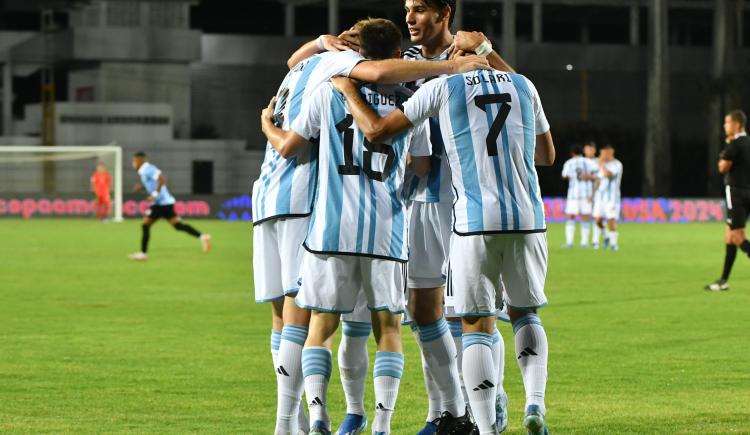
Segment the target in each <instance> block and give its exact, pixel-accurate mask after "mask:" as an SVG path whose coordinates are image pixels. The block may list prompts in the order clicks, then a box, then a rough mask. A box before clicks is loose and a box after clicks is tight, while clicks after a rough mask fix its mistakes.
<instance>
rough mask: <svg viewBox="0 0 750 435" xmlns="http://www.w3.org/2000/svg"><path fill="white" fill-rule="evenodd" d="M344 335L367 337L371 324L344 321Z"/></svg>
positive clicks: (370, 330)
mask: <svg viewBox="0 0 750 435" xmlns="http://www.w3.org/2000/svg"><path fill="white" fill-rule="evenodd" d="M343 323H344V327H343V330H344V335H346V336H348V337H369V336H370V332H372V325H371V324H369V323H363V322H347V321H344V322H343Z"/></svg>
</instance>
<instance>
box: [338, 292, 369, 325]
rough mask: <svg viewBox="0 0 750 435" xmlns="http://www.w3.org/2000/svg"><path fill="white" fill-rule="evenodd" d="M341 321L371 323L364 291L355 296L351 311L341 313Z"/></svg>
mask: <svg viewBox="0 0 750 435" xmlns="http://www.w3.org/2000/svg"><path fill="white" fill-rule="evenodd" d="M341 321H343V322H358V323H372V313H371V312H370V310H369V309H368V308H367V296H365V292H359V296H357V305H356V306H355V307H354V311H352V312H351V313H344V314H342V315H341Z"/></svg>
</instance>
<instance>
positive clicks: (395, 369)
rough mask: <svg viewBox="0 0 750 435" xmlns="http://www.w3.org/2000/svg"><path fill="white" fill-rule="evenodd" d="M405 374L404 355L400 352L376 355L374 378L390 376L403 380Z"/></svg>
mask: <svg viewBox="0 0 750 435" xmlns="http://www.w3.org/2000/svg"><path fill="white" fill-rule="evenodd" d="M403 374H404V354H403V353H400V352H378V353H376V354H375V368H374V370H373V377H374V378H377V377H378V376H390V377H392V378H397V379H401V376H402V375H403Z"/></svg>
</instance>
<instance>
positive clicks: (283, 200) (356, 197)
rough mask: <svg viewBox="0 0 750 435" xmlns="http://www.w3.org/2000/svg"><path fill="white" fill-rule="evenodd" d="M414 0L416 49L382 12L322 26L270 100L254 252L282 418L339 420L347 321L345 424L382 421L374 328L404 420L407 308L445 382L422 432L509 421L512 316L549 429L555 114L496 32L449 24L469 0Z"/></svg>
mask: <svg viewBox="0 0 750 435" xmlns="http://www.w3.org/2000/svg"><path fill="white" fill-rule="evenodd" d="M404 6H405V13H406V23H407V26H408V29H409V36H410V39H411V41H412V42H413V43H414V44H417V45H414V46H412V47H411V48H409V49H407V50H405V51H403V52H402V51H401V41H402V34H401V32H400V30H399V27H398V26H397V25H395V24H394V23H393V22H391V21H389V20H385V19H378V18H368V19H366V20H362V21H360V22H358V23H356V24H355V25H354V26H353V27H352V28H351V29H349V30H347V31H345V32H343V33H342V34H341V35H339V36H333V35H323V36H321V37H319V38H317V39H315V40H313V41H310V42H308V43H307V44H305V45H303V46H302V47H301V48H299V49H298V50H297V51H296V52H295V53H294V54H293V55H292V57H291V58H290V59H289V62H288V66H289V68H290V70H289V73H288V74H287V75H286V77H284V79H283V81H282V83H281V86H280V87H279V90H278V92H277V93H276V96H275V97H274V98H273V99H272V100H271V102H270V103H269V105H268V107H267V108H265V109H264V110H263V112H262V115H261V123H262V128H263V133H264V134H265V136H266V137H267V139H268V144H267V148H266V154H265V159H264V162H263V166H262V169H261V175H260V177H259V179H258V180H257V181H255V183H254V185H253V219H254V223H253V225H254V228H253V251H254V252H253V267H254V280H255V292H256V300H257V301H258V302H269V303H270V305H271V306H272V313H273V315H272V319H273V324H272V332H271V354H272V356H273V363H274V370H275V373H276V379H277V388H278V391H277V393H278V394H277V400H278V402H277V415H276V429H275V433H276V434H277V435H284V434H292V435H298V434H316V435H318V434H330V433H331V432H332V429H334V426H333V425H332V422H331V419H330V417H329V414H328V406H329V396H328V384H329V380H330V377H331V371H332V358H333V357H332V351H331V347H332V344H331V342H332V338H333V336H334V334H335V332H336V330H337V328H338V326H339V324H341V325H342V329H343V335H342V339H341V342H340V343H339V348H338V366H339V371H340V377H341V384H342V386H343V390H344V395H345V398H346V408H347V409H346V417H345V418H344V419H343V421H341V422H337V424H336V426H335V427H338V430H337V432H336V433H338V434H342V435H343V434H347V435H350V434H360V433H364V431H365V430H366V428H367V425H368V419H367V413H366V411H365V408H364V391H365V381H366V378H367V374H368V369H369V367H368V365H369V356H368V352H367V342H368V339H369V336H370V334H371V333H374V336H375V341H376V343H377V353H376V355H375V363H374V367H373V378H374V391H375V410H374V415H371V417H372V418H373V420H372V424H371V431H372V433H373V434H390V433H392V432H396V431H394V430H392V429H391V417H392V415H393V412H394V411H395V409H396V399H397V396H398V390H399V383H400V380H401V377H402V374H403V370H404V354H403V348H402V341H401V327H402V325H403V324H408V325H410V326H411V329H412V331H413V333H414V336H415V337H416V341H417V343H418V344H419V348H420V350H421V366H422V370H423V374H424V383H425V386H426V389H427V396H428V398H429V410H428V413H427V418H426V420H425V424H424V428H423V429H422V430H420V431H419V434H433V433H437V434H472V433H478V434H497V433H501V432H503V431H504V430H505V429H506V428H507V426H508V411H507V409H508V397H507V395H506V393H505V391H504V389H503V378H504V360H505V358H504V353H505V349H504V348H505V345H504V341H503V336H502V335H501V334H500V332H499V330H498V328H497V320H498V319H500V320H505V321H506V322H509V323H510V324H511V325H512V331H513V335H514V341H515V343H514V345H515V356H516V360H517V362H518V366H519V368H520V371H521V376H522V378H523V385H524V387H525V391H526V399H525V401H524V420H523V425H524V427H525V428H526V430H527V431H528V432H529V433H531V434H547V433H548V429H547V425H546V424H545V404H544V396H545V388H546V382H547V348H548V346H547V336H546V334H545V330H544V327H543V326H542V322H541V320H540V317H539V315H538V313H537V310H538V309H539V308H540V307H542V306H544V305H545V304H546V303H547V298H546V296H545V294H544V285H545V279H546V272H547V239H546V224H545V217H544V206H543V203H542V198H541V193H540V188H539V181H538V177H537V173H536V169H535V166H549V165H551V164H552V163H553V161H554V158H555V149H554V144H553V141H552V136H551V133H550V129H549V123H548V122H547V119H546V117H545V114H544V111H543V109H542V105H541V100H540V98H539V94H538V92H537V90H536V88H535V86H534V85H533V84H532V82H531V81H530V80H529V79H527V78H526V77H524V76H522V75H520V74H517V73H516V72H515V71H514V70H513V69H512V68H511V67H510V66H509V65H508V64H506V63H505V61H504V60H503V59H502V58H501V57H500V56H499V55H498V54H497V53H496V52H495V51H493V49H492V46H491V44H490V42H489V40H487V39H486V38H485V37H484V35H482V34H481V33H479V32H463V31H459V32H457V33H456V34H455V35H454V34H452V33H451V32H450V30H449V27H450V25H451V22H452V20H453V14H454V12H455V1H454V0H406V1H405V2H404ZM508 333H509V331H507V332H505V334H508ZM303 393H304V395H305V398H306V403H303V402H302V400H301V399H302V397H303ZM519 402H520V399H519ZM305 405H306V406H305ZM305 408H307V410H305ZM306 411H307V412H306ZM308 415H309V418H308ZM398 432H401V433H403V430H401V431H398Z"/></svg>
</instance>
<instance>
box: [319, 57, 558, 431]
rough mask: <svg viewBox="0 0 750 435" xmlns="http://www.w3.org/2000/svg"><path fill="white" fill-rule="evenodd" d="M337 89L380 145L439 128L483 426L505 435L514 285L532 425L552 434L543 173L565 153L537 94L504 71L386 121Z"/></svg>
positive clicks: (456, 288) (455, 85) (452, 85)
mask: <svg viewBox="0 0 750 435" xmlns="http://www.w3.org/2000/svg"><path fill="white" fill-rule="evenodd" d="M334 84H335V86H336V87H337V88H338V89H339V90H341V91H342V92H343V93H344V95H345V96H346V98H347V101H348V104H349V109H350V110H351V112H352V115H353V117H354V119H355V121H356V122H357V125H358V126H359V127H360V128H361V129H362V130H363V132H364V134H365V137H366V138H367V139H368V140H369V141H371V142H379V141H382V140H384V139H386V138H388V137H391V136H392V135H394V134H397V133H399V132H401V131H403V130H405V129H408V128H411V127H412V126H415V125H420V124H421V123H422V122H423V121H424V120H425V119H428V118H429V117H434V116H437V117H438V118H439V120H440V130H441V133H442V138H443V143H444V145H445V151H446V154H447V158H448V163H449V165H450V171H451V180H452V184H453V186H454V188H455V192H456V195H457V198H456V199H455V202H454V206H453V215H454V221H453V235H452V236H451V248H450V254H449V262H450V263H449V274H450V276H449V279H448V286H449V288H450V290H451V291H453V292H454V294H455V298H456V305H455V310H456V313H457V314H458V315H459V316H461V317H462V321H463V333H464V335H463V348H464V358H463V369H462V371H463V377H464V382H465V383H466V385H467V387H466V389H467V392H468V396H469V401H470V404H471V409H472V413H473V415H474V419H475V420H476V423H477V426H478V428H479V432H480V433H481V434H496V433H499V432H500V431H502V430H504V429H505V428H504V427H500V426H499V425H500V424H501V422H500V421H498V420H497V418H496V414H497V413H496V409H495V408H496V406H495V405H496V395H495V390H496V382H497V374H498V372H497V369H496V365H495V362H494V361H493V356H494V355H493V352H492V349H491V346H492V342H493V333H494V330H495V321H496V315H497V308H498V307H497V304H496V295H497V292H498V291H499V288H500V285H501V283H504V284H505V291H504V302H505V305H506V307H507V309H508V314H509V316H510V318H511V322H512V323H513V330H514V333H515V344H516V354H517V360H518V364H519V367H520V369H521V374H522V376H523V379H524V386H525V388H526V417H525V419H524V425H525V427H526V428H527V430H528V431H529V433H532V434H542V433H547V428H546V425H545V422H544V415H545V407H544V393H545V388H546V381H547V338H546V334H545V332H544V328H543V327H542V324H541V320H540V319H539V316H538V315H537V313H536V312H537V309H538V308H539V307H541V306H543V305H545V304H546V303H547V298H546V296H545V295H544V281H545V278H546V270H547V242H546V234H545V232H546V225H545V222H544V206H543V203H542V199H541V194H540V191H539V181H538V178H537V175H536V169H535V167H534V164H535V163H536V164H537V165H551V164H552V163H553V161H554V154H555V151H554V145H553V142H552V135H551V133H550V132H549V124H548V123H547V120H546V117H545V115H544V111H543V110H542V106H541V102H540V99H539V95H538V94H537V92H536V89H535V88H534V86H533V84H532V83H531V82H530V81H529V80H528V79H526V78H525V77H523V76H521V75H518V74H514V73H505V72H501V71H476V72H471V73H464V74H459V75H454V76H450V77H444V78H438V79H434V80H431V81H430V82H428V83H425V84H424V85H423V86H422V87H421V88H420V89H419V90H418V91H417V92H416V93H415V94H414V96H412V98H411V99H409V100H408V101H407V102H406V103H405V104H404V107H403V110H395V111H393V112H391V113H390V114H389V115H387V116H385V117H383V118H380V117H379V116H378V115H377V114H376V113H374V112H373V111H372V110H370V108H369V107H368V106H367V104H366V103H365V102H364V101H363V100H362V98H361V97H360V96H359V94H358V92H357V88H356V86H355V85H354V84H353V83H352V82H351V81H349V80H347V79H343V78H338V79H335V80H334ZM501 276H502V281H501ZM441 432H442V428H439V429H438V433H441Z"/></svg>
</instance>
